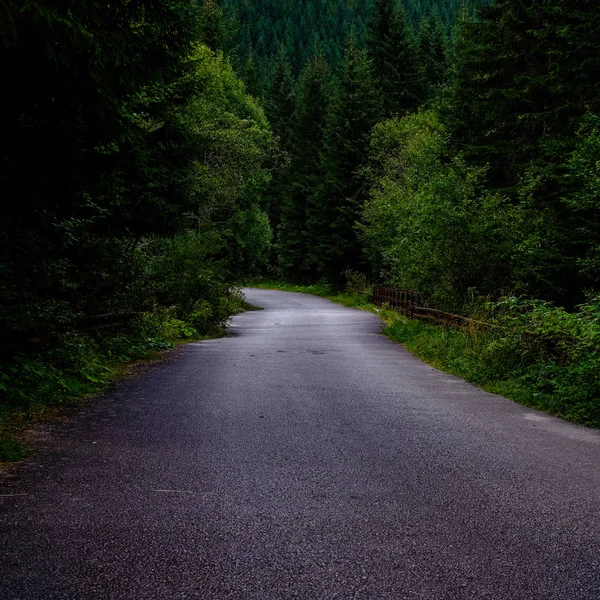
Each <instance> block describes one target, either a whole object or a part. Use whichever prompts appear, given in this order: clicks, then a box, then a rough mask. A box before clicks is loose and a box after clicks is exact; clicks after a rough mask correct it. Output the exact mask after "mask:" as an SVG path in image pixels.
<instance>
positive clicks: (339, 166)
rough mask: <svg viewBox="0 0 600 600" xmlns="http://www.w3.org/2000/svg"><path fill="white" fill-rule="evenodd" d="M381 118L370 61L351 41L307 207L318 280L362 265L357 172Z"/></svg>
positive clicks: (313, 266) (360, 194)
mask: <svg viewBox="0 0 600 600" xmlns="http://www.w3.org/2000/svg"><path fill="white" fill-rule="evenodd" d="M380 114H381V102H380V96H379V93H378V90H377V87H376V85H375V81H374V78H373V73H372V66H371V61H370V60H369V59H368V56H367V53H366V51H365V50H360V49H359V48H357V47H356V44H355V42H354V40H353V39H352V38H351V39H350V42H349V45H348V48H347V50H346V55H345V60H344V65H343V72H342V77H341V81H340V83H339V90H338V92H337V97H335V98H334V101H333V105H332V110H331V111H330V114H329V115H328V119H327V126H326V135H325V157H324V165H323V175H322V183H321V185H320V186H319V189H318V190H317V191H316V192H315V194H313V196H312V197H311V198H310V199H309V202H308V207H307V262H308V264H309V266H310V268H311V270H312V272H313V273H314V274H315V275H320V276H325V277H328V278H329V279H330V280H332V281H336V282H339V281H340V278H341V276H342V272H343V271H344V270H345V269H346V268H356V267H357V266H358V265H359V264H360V262H361V250H360V245H359V242H358V239H357V236H356V232H355V229H354V226H355V223H356V221H357V219H358V217H359V214H360V208H361V203H362V200H363V190H362V185H361V183H362V182H361V178H360V175H359V169H360V167H361V165H362V164H363V162H364V160H365V150H366V146H367V143H368V136H369V132H370V131H371V129H372V127H373V126H374V125H375V123H376V122H377V120H378V117H379V115H380Z"/></svg>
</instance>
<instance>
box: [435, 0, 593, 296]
mask: <svg viewBox="0 0 600 600" xmlns="http://www.w3.org/2000/svg"><path fill="white" fill-rule="evenodd" d="M599 25H600V7H599V6H598V5H597V3H595V2H592V0H572V1H570V2H566V1H564V0H534V1H532V2H530V3H523V2H520V1H518V0H497V2H496V3H495V4H493V5H491V6H489V7H484V8H482V9H481V10H480V13H479V17H478V18H476V19H474V20H466V21H465V22H463V23H460V25H459V35H458V36H457V44H456V47H457V52H456V56H455V59H454V67H453V73H452V82H451V86H450V88H449V96H448V98H447V107H448V108H447V110H446V111H444V115H445V118H446V122H447V124H448V126H449V128H450V131H451V132H452V134H453V140H454V143H455V145H456V149H457V150H459V151H460V152H461V153H462V155H463V156H464V157H465V158H466V159H467V160H469V161H470V162H472V163H475V164H482V165H489V171H488V183H489V185H490V186H492V187H494V188H500V189H502V190H504V191H505V192H506V193H508V194H509V195H511V197H513V198H514V200H515V202H519V203H520V204H521V205H522V206H523V207H524V208H526V209H527V210H528V211H529V215H530V216H529V221H530V222H531V223H538V230H537V232H535V235H537V236H538V238H541V237H543V239H544V241H543V243H542V242H541V241H540V239H537V241H531V242H530V247H531V251H532V253H533V254H532V255H531V256H530V259H529V260H530V262H533V263H536V265H538V266H537V267H536V269H535V271H534V270H532V269H530V268H529V269H528V268H527V267H526V266H524V267H523V271H524V272H527V273H528V274H527V275H524V285H526V286H527V287H528V289H531V290H532V291H533V293H536V294H541V295H545V296H546V297H554V298H555V299H558V300H565V298H567V297H568V296H569V294H570V293H569V291H568V290H569V288H570V287H571V288H572V287H573V273H574V265H575V261H576V256H577V255H578V253H579V250H578V249H577V247H576V244H574V241H573V239H572V235H571V224H572V219H573V214H572V213H571V212H570V211H568V210H566V208H565V204H564V202H563V198H564V197H565V196H566V195H569V194H570V193H571V192H570V182H569V179H568V178H567V177H566V176H565V175H566V166H565V156H566V155H568V154H569V152H571V151H572V150H573V149H574V147H575V145H576V143H577V141H576V132H577V130H578V128H579V123H580V121H581V119H582V118H583V117H584V115H585V113H586V111H587V110H590V109H591V110H594V109H597V108H598V98H599V97H600V76H599V75H600V44H599V43H598V42H597V36H595V35H593V33H592V32H593V31H597V28H598V27H599ZM532 235H534V234H533V233H532ZM575 287H579V286H577V285H576V286H575ZM574 300H575V301H576V300H577V298H572V297H571V298H570V300H567V301H574Z"/></svg>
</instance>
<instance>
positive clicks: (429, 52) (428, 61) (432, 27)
mask: <svg viewBox="0 0 600 600" xmlns="http://www.w3.org/2000/svg"><path fill="white" fill-rule="evenodd" d="M418 41H419V52H420V55H421V62H422V64H423V69H424V75H425V82H426V84H427V95H428V97H431V96H433V95H434V94H435V92H436V90H438V89H439V87H440V86H441V85H443V83H444V82H445V80H446V77H447V74H448V51H449V48H448V46H449V40H448V36H447V33H446V30H445V28H444V25H443V23H442V21H441V19H440V16H439V13H438V11H437V10H434V11H433V12H432V13H431V14H430V15H428V16H426V17H425V18H424V19H423V20H422V21H421V24H420V27H419V40H418Z"/></svg>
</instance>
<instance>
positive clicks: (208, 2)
mask: <svg viewBox="0 0 600 600" xmlns="http://www.w3.org/2000/svg"><path fill="white" fill-rule="evenodd" d="M200 37H201V39H202V42H203V43H204V44H206V45H207V46H208V47H209V48H210V49H211V50H212V51H213V52H216V51H217V50H223V49H224V47H225V39H226V33H225V25H224V22H223V12H222V10H221V7H220V6H219V5H218V4H216V3H215V1H214V0H204V2H203V4H202V8H201V11H200Z"/></svg>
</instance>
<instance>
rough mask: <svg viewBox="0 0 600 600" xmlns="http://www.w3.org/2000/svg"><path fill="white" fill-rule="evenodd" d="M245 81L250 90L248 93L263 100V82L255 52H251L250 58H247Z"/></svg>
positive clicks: (247, 88)
mask: <svg viewBox="0 0 600 600" xmlns="http://www.w3.org/2000/svg"><path fill="white" fill-rule="evenodd" d="M244 83H245V84H246V90H248V93H249V94H250V95H251V96H253V97H254V98H256V99H257V100H259V101H260V102H262V100H263V90H262V84H261V79H260V74H259V72H258V68H257V66H256V60H255V58H254V53H253V52H251V53H250V55H249V56H248V59H247V60H246V64H245V65H244Z"/></svg>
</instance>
